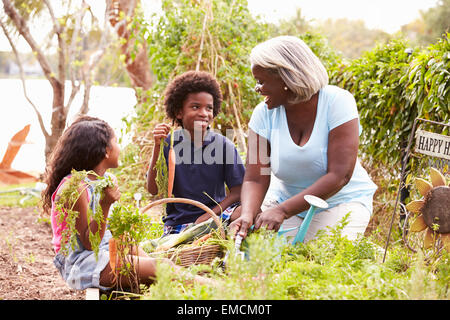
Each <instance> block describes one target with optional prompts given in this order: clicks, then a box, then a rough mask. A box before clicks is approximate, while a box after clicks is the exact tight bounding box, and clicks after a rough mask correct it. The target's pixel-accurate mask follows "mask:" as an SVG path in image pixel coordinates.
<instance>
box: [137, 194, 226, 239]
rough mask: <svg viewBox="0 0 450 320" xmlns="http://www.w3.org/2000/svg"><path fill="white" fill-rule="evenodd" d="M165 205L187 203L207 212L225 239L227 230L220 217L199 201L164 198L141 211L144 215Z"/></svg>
mask: <svg viewBox="0 0 450 320" xmlns="http://www.w3.org/2000/svg"><path fill="white" fill-rule="evenodd" d="M164 203H186V204H191V205H194V206H196V207H198V208H200V209H202V210H205V211H206V212H207V213H209V215H210V216H211V217H212V218H213V220H214V222H215V223H216V225H217V228H218V229H219V232H220V236H221V237H222V238H223V239H225V230H224V229H223V226H222V222H221V221H220V219H219V217H218V216H217V215H216V214H215V213H214V211H212V210H211V209H210V208H208V207H207V206H205V205H204V204H203V203H201V202H199V201H195V200H191V199H186V198H163V199H159V200H156V201H153V202H150V203H149V204H148V205H146V206H145V207H143V208H142V209H141V213H144V212H146V211H147V210H148V209H150V208H153V207H155V206H158V205H160V204H164Z"/></svg>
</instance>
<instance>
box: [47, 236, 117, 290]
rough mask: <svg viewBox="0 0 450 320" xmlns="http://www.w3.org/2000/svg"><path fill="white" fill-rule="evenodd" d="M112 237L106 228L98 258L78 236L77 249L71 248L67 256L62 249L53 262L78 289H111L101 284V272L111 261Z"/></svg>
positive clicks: (68, 282)
mask: <svg viewBox="0 0 450 320" xmlns="http://www.w3.org/2000/svg"><path fill="white" fill-rule="evenodd" d="M111 238H112V235H111V231H109V230H106V231H105V234H104V236H103V239H102V241H101V242H100V248H99V252H98V257H97V258H96V257H95V253H94V251H91V250H87V249H86V248H84V247H83V244H82V243H81V241H80V239H79V238H78V237H77V242H78V247H77V248H75V250H73V249H72V248H69V253H68V254H67V256H65V255H63V254H62V252H61V251H59V252H58V253H57V254H56V256H55V258H54V259H53V264H54V265H55V266H56V268H57V269H58V271H59V273H60V274H61V277H62V278H63V279H64V281H65V282H66V283H67V285H68V286H69V287H71V288H72V289H76V290H85V289H87V288H100V289H101V290H108V289H110V288H107V287H103V286H101V285H100V273H101V272H102V271H103V269H105V267H106V266H107V265H108V263H109V239H111Z"/></svg>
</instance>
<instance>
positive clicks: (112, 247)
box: [108, 238, 117, 274]
mask: <svg viewBox="0 0 450 320" xmlns="http://www.w3.org/2000/svg"><path fill="white" fill-rule="evenodd" d="M108 245H109V265H110V267H111V270H112V272H113V273H114V274H115V273H116V259H117V244H116V240H115V239H114V238H111V239H109V243H108Z"/></svg>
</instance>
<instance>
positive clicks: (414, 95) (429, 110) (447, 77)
mask: <svg viewBox="0 0 450 320" xmlns="http://www.w3.org/2000/svg"><path fill="white" fill-rule="evenodd" d="M406 49H408V43H407V42H406V41H405V40H402V39H394V40H392V41H390V42H389V43H388V44H387V45H385V46H382V45H378V46H377V47H376V48H375V49H374V50H372V51H369V52H366V53H365V54H363V56H362V57H361V58H359V59H355V60H353V61H351V62H350V63H349V64H347V65H341V66H339V67H338V68H339V70H338V72H336V73H335V76H334V77H333V79H332V82H333V83H335V84H337V85H338V86H341V87H344V88H346V89H348V90H349V91H350V92H352V93H353V95H354V96H355V99H356V101H357V104H358V109H359V115H360V120H361V124H362V126H363V128H364V130H363V133H362V135H361V138H362V143H361V151H362V153H363V154H365V155H368V157H367V160H368V161H369V164H370V165H371V166H372V165H373V166H379V165H383V166H385V167H389V168H391V173H392V175H393V176H394V177H395V176H396V173H398V172H399V166H398V164H399V163H400V159H401V155H402V153H401V152H402V149H403V150H404V148H405V147H406V143H407V141H408V138H409V135H410V133H411V130H412V125H413V122H414V119H415V118H417V117H421V118H425V119H430V120H434V121H438V122H444V123H445V122H447V121H448V120H449V118H450V113H449V101H450V99H449V93H450V90H449V84H450V73H449V72H448V70H449V66H450V59H449V57H448V52H449V39H448V36H446V37H444V38H443V39H440V40H439V41H438V42H437V43H436V44H435V45H431V46H429V47H428V48H427V49H426V50H423V51H419V52H417V51H416V50H415V51H413V52H412V55H411V56H409V55H408V53H407V51H406Z"/></svg>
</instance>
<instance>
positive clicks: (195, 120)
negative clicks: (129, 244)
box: [147, 71, 245, 235]
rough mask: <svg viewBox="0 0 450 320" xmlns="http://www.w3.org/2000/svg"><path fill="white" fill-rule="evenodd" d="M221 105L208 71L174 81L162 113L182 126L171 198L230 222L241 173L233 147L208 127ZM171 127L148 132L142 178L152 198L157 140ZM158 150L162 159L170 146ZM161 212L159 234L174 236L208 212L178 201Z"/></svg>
mask: <svg viewBox="0 0 450 320" xmlns="http://www.w3.org/2000/svg"><path fill="white" fill-rule="evenodd" d="M221 103H222V94H221V92H220V87H219V84H218V83H217V80H216V79H215V78H214V77H213V76H212V75H210V74H209V73H207V72H201V71H189V72H186V73H184V74H182V75H180V76H178V77H176V78H175V79H174V80H173V81H172V82H171V83H170V84H169V85H168V86H167V88H166V91H165V99H164V106H165V109H166V114H167V116H168V117H169V119H171V120H172V121H173V122H176V123H177V124H178V125H180V126H181V127H182V129H180V130H177V131H175V132H174V150H175V155H176V165H175V180H174V186H173V194H174V196H175V197H177V198H187V199H192V200H197V201H199V202H201V203H203V204H205V205H206V206H208V207H209V208H211V209H212V210H213V211H214V213H216V214H217V215H221V218H222V219H223V220H225V221H226V220H231V221H233V220H234V219H236V218H237V217H238V216H239V215H240V207H239V201H240V192H241V185H242V181H243V178H244V173H245V169H244V165H243V164H242V160H241V159H240V157H239V154H238V152H237V150H236V148H235V147H234V144H233V143H232V142H231V141H230V140H229V139H227V138H226V137H224V136H223V135H221V134H218V133H215V132H213V131H212V130H210V128H209V125H210V124H211V122H212V121H213V119H214V117H215V116H216V115H217V114H218V113H219V111H220V106H221ZM170 129H171V127H170V125H168V124H165V123H161V124H158V125H157V126H156V127H155V129H154V130H153V137H154V140H155V145H154V148H153V154H152V158H151V162H150V166H149V172H148V175H147V190H148V191H149V192H150V193H152V194H157V193H158V187H157V185H156V182H155V177H156V169H155V164H156V161H157V159H158V154H159V151H160V148H161V145H162V143H161V141H162V140H163V139H165V141H167V142H168V144H169V142H170V136H169V132H170ZM163 147H164V155H165V158H166V159H167V157H168V150H169V147H168V146H164V145H163ZM166 161H167V160H166ZM225 185H226V186H227V188H228V189H229V192H228V194H227V193H226V188H225ZM166 213H167V215H166V216H165V217H164V219H163V221H164V235H167V234H171V233H179V232H181V231H182V230H183V229H185V228H186V227H187V226H188V225H190V224H191V223H200V222H203V221H205V220H207V219H209V214H208V213H205V212H204V211H202V210H201V209H199V208H197V207H195V206H192V205H188V204H182V203H169V204H167V207H166Z"/></svg>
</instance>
